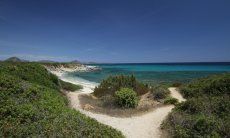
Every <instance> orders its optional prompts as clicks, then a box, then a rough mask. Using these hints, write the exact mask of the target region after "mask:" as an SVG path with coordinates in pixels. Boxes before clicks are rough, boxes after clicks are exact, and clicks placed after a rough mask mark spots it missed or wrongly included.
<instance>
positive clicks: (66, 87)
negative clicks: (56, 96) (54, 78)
mask: <svg viewBox="0 0 230 138" xmlns="http://www.w3.org/2000/svg"><path fill="white" fill-rule="evenodd" d="M60 84H61V88H62V89H64V90H66V91H72V92H73V91H77V90H80V89H82V86H81V85H75V84H72V83H69V82H65V81H62V80H60Z"/></svg>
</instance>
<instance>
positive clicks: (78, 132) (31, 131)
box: [0, 63, 123, 137]
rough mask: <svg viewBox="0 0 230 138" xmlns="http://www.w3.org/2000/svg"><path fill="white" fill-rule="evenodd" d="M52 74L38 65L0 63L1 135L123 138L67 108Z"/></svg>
mask: <svg viewBox="0 0 230 138" xmlns="http://www.w3.org/2000/svg"><path fill="white" fill-rule="evenodd" d="M16 72H17V73H20V74H16ZM39 74H40V76H39ZM33 76H34V78H33ZM51 76H52V75H51V74H50V73H49V72H48V71H47V70H46V69H44V67H43V66H41V65H39V64H33V63H23V64H17V63H7V64H5V63H1V66H0V105H1V106H0V137H67V136H68V137H123V135H122V134H121V132H119V131H117V130H115V129H113V128H111V127H108V126H106V125H103V124H100V123H98V122H97V121H96V120H94V119H90V118H89V117H86V116H85V115H83V114H81V113H80V112H78V111H76V110H73V109H70V108H69V107H68V105H67V98H66V97H65V96H63V95H62V94H61V93H60V90H59V89H58V88H59V86H58V83H57V85H56V77H54V78H53V77H51ZM36 77H37V78H36ZM43 77H45V78H43ZM54 80H55V81H54ZM54 82H55V83H54Z"/></svg>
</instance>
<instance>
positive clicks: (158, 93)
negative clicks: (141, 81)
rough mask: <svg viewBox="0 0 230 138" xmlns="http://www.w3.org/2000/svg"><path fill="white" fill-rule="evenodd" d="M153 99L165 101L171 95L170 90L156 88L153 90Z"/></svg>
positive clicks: (160, 87)
mask: <svg viewBox="0 0 230 138" xmlns="http://www.w3.org/2000/svg"><path fill="white" fill-rule="evenodd" d="M151 92H152V94H153V97H154V99H155V100H158V101H159V100H162V99H165V98H166V97H167V96H168V95H169V93H170V92H169V90H168V89H167V88H166V87H162V86H156V87H153V88H152V89H151Z"/></svg>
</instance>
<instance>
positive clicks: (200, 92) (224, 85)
mask: <svg viewBox="0 0 230 138" xmlns="http://www.w3.org/2000/svg"><path fill="white" fill-rule="evenodd" d="M229 84H230V73H228V74H223V75H213V76H211V77H207V78H203V79H199V80H197V81H193V82H191V83H189V84H188V85H185V86H184V87H182V88H181V92H182V94H183V95H184V97H186V98H191V97H199V96H204V95H207V96H220V95H223V94H227V95H230V85H229Z"/></svg>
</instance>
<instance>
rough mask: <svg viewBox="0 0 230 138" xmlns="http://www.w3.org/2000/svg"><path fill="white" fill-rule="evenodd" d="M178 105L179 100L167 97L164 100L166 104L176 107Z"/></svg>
mask: <svg viewBox="0 0 230 138" xmlns="http://www.w3.org/2000/svg"><path fill="white" fill-rule="evenodd" d="M177 103H178V99H176V98H172V97H167V98H166V99H165V100H164V104H174V105H176V104H177Z"/></svg>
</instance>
